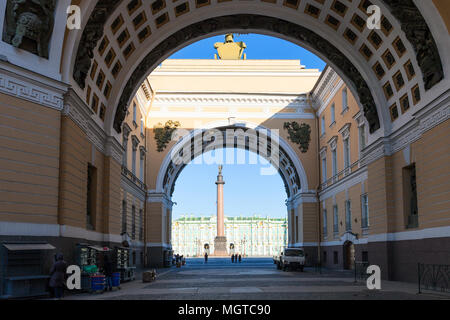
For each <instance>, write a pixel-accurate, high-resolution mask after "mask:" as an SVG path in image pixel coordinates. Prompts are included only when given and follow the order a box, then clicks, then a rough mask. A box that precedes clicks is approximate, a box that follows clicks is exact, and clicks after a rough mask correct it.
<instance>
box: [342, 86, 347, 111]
mask: <svg viewBox="0 0 450 320" xmlns="http://www.w3.org/2000/svg"><path fill="white" fill-rule="evenodd" d="M347 110H348V95H347V88H345V89H344V90H342V113H344V112H345V111H347Z"/></svg>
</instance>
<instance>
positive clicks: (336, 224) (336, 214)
mask: <svg viewBox="0 0 450 320" xmlns="http://www.w3.org/2000/svg"><path fill="white" fill-rule="evenodd" d="M333 232H334V233H339V212H338V206H337V205H336V206H333Z"/></svg>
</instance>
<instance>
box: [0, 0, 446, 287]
mask: <svg viewBox="0 0 450 320" xmlns="http://www.w3.org/2000/svg"><path fill="white" fill-rule="evenodd" d="M28 2H29V1H24V2H23V4H20V5H23V6H24V8H25V9H24V10H25V11H23V12H25V13H26V8H27V5H29V3H28ZM372 4H373V5H377V6H379V7H380V9H381V12H382V17H381V25H380V29H369V28H368V26H367V24H366V21H367V17H368V13H367V9H368V7H369V6H370V5H372ZM12 5H13V3H12V1H10V0H7V1H2V2H1V3H0V28H1V29H2V31H3V34H2V39H1V41H0V142H1V143H0V164H1V166H0V168H1V169H0V185H1V189H0V240H1V241H36V240H43V241H47V242H49V243H52V244H53V245H54V246H56V247H57V248H58V250H59V251H62V252H63V253H64V254H65V256H66V258H67V261H69V262H74V247H75V244H76V243H79V242H89V243H92V244H98V245H108V246H116V245H124V244H125V245H129V246H130V247H132V248H133V251H134V256H135V257H136V258H135V259H134V260H135V262H136V264H137V265H139V264H141V263H142V262H144V263H146V264H147V265H161V264H162V262H163V260H164V257H165V256H166V252H168V251H170V249H171V245H170V241H171V234H170V227H169V226H170V225H171V208H172V205H173V203H172V202H171V194H172V191H173V188H174V186H175V182H176V178H177V176H178V174H179V172H181V170H182V168H183V166H172V165H171V162H170V157H169V158H167V157H166V156H167V155H168V152H169V151H171V150H177V151H180V149H177V148H181V147H184V146H190V145H191V144H190V142H189V139H188V140H182V141H181V142H179V143H175V142H170V143H168V144H167V146H166V148H165V149H164V151H163V152H158V151H157V143H156V141H155V138H154V136H155V125H156V126H158V124H159V123H163V121H165V120H168V119H170V120H174V121H180V122H181V127H182V128H183V129H186V130H187V131H188V132H191V131H192V129H193V128H196V127H197V126H200V127H201V128H203V129H205V130H206V129H220V130H219V131H221V132H223V131H224V130H225V128H235V129H236V128H241V129H247V130H248V129H256V128H258V126H262V127H264V128H265V129H270V130H279V137H280V144H279V147H280V150H281V153H280V154H281V158H280V164H281V165H280V167H281V175H282V178H283V180H284V181H285V184H286V190H287V200H288V201H287V210H288V220H289V230H290V231H289V245H290V246H296V247H303V248H305V251H307V252H308V264H316V263H318V262H320V263H322V264H324V265H326V266H328V267H336V268H344V267H351V263H350V262H351V260H352V259H353V257H355V259H356V260H365V259H367V260H369V261H370V263H371V264H377V265H380V267H381V269H382V276H383V278H388V279H394V280H405V281H415V279H416V270H417V263H435V264H449V256H448V251H449V248H450V244H449V241H450V240H449V239H450V212H449V208H450V206H449V199H450V194H449V193H450V186H449V182H448V174H449V171H450V170H449V160H450V159H449V155H450V152H449V143H448V136H449V120H448V119H449V106H450V105H449V88H450V81H449V75H450V55H448V52H449V51H450V37H449V25H450V17H449V15H448V3H447V1H446V0H433V1H430V2H420V1H405V2H404V3H402V4H398V3H397V2H395V1H390V0H371V1H367V0H358V1H347V0H340V1H315V0H302V1H296V0H293V1H275V2H271V1H226V2H217V1H203V0H195V1H194V2H186V1H181V2H180V1H177V2H170V1H164V0H158V1H154V2H151V1H146V0H142V1H119V0H114V1H108V2H107V3H105V1H92V0H73V1H71V0H61V1H57V2H55V4H54V6H53V5H51V6H49V7H46V8H44V9H45V10H44V9H43V10H42V12H43V13H42V15H35V16H34V18H35V19H36V21H38V22H39V23H36V24H33V25H34V26H37V25H39V26H41V27H42V28H38V29H36V30H34V29H33V30H31V29H30V30H28V31H29V32H28V33H27V35H26V36H25V37H21V35H20V34H18V33H17V30H20V27H21V26H20V23H19V21H18V20H16V19H15V16H14V12H13V10H12ZM70 5H76V6H79V8H80V9H81V10H80V12H81V17H80V18H81V19H80V25H79V27H77V26H75V27H73V26H71V25H70V24H68V18H70V17H72V15H71V14H67V12H68V11H67V9H68V7H69V6H70ZM28 7H29V6H28ZM21 12H22V11H21ZM99 12H101V13H102V14H98V13H99ZM406 13H408V15H406ZM72 18H73V17H72ZM30 28H33V26H30ZM405 30H406V31H405ZM228 32H235V33H248V32H258V33H262V34H266V35H271V36H277V37H280V38H283V39H285V40H288V41H291V42H293V43H295V44H298V45H301V46H303V47H305V48H306V49H308V50H310V51H312V52H314V53H315V54H317V55H318V56H319V57H320V58H322V59H323V60H324V61H326V62H327V63H328V65H329V67H328V68H327V69H326V70H324V72H322V74H319V72H317V71H314V70H313V71H312V70H308V69H306V68H302V67H301V65H300V63H299V62H298V61H287V62H286V61H254V60H253V61H252V60H251V59H246V60H243V59H240V60H227V59H223V60H222V59H213V57H211V60H204V61H168V62H166V63H165V64H164V63H163V62H164V61H165V60H166V59H167V58H168V57H169V56H171V55H172V54H173V53H174V52H176V51H177V50H179V49H181V48H183V47H184V46H186V45H189V44H191V43H193V42H195V41H197V40H201V39H204V38H206V37H207V36H210V35H217V34H225V33H228ZM212 45H213V44H212ZM240 48H241V49H243V48H244V47H243V45H241V46H240ZM241 53H242V52H241V51H239V56H240V57H244V56H243V55H242V56H241ZM220 57H221V54H220V53H219V57H218V58H220ZM223 57H225V55H223ZM161 63H163V64H162V66H161V67H160V68H158V66H159V65H161ZM244 77H247V78H246V80H243V79H244ZM226 79H228V80H226ZM297 81H298V82H297ZM225 83H226V85H225ZM207 87H209V88H210V89H211V91H209V92H205V91H204V89H205V88H207ZM199 88H200V89H201V88H203V91H199V90H200V89H199ZM345 89H347V90H346V91H345ZM224 91H226V93H227V94H226V96H225V97H222V98H219V97H217V96H218V95H220V96H223V93H224ZM218 93H219V94H218ZM214 94H216V96H214ZM345 96H346V97H347V98H346V99H345ZM344 101H347V102H346V103H344ZM333 105H334V108H333ZM345 105H347V107H346V108H344V106H345ZM135 106H136V107H135ZM158 108H159V109H158ZM134 110H136V111H134ZM333 110H334V112H333ZM193 114H195V115H199V116H195V117H194V116H193ZM173 115H179V116H177V117H174V116H173ZM141 120H143V121H141ZM286 122H297V123H299V124H301V123H305V124H308V125H309V127H310V128H311V141H310V144H309V148H308V150H307V151H306V152H305V153H303V152H301V150H300V149H299V146H298V145H297V144H295V143H293V142H292V141H291V140H290V139H289V134H288V132H287V130H286V129H284V124H285V123H286ZM163 124H164V123H163ZM144 128H145V129H144ZM143 129H144V130H143ZM202 132H203V131H202ZM271 132H272V131H271ZM192 134H193V135H194V136H193V138H195V133H193V132H192ZM274 137H275V136H274ZM142 169H143V170H142ZM325 222H326V223H325ZM335 227H336V228H335Z"/></svg>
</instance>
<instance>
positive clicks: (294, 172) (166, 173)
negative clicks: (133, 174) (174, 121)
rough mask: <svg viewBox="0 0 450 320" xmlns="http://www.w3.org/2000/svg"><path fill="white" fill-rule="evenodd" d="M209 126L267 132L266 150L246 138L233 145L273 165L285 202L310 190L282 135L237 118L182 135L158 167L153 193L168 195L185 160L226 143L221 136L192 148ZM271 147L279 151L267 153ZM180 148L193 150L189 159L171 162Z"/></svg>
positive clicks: (294, 154)
mask: <svg viewBox="0 0 450 320" xmlns="http://www.w3.org/2000/svg"><path fill="white" fill-rule="evenodd" d="M212 129H213V130H218V131H220V132H221V133H222V134H223V135H224V136H225V134H226V130H229V129H231V130H240V129H245V130H249V129H250V131H251V133H257V134H258V133H260V132H261V131H262V132H263V134H264V135H266V134H267V137H269V140H270V142H269V143H268V145H267V148H268V149H269V150H261V148H260V147H261V145H260V144H258V147H257V150H254V149H252V148H251V146H250V145H249V143H248V142H247V141H244V144H243V145H242V144H239V143H236V141H235V142H234V143H233V147H237V148H246V149H251V150H252V151H255V153H257V154H259V155H261V156H262V157H263V158H265V159H266V160H268V161H269V162H270V163H271V164H272V165H273V166H274V167H275V169H277V171H278V173H279V174H280V176H281V178H282V179H283V182H284V184H285V188H286V194H287V201H290V200H292V199H293V198H295V197H296V196H298V195H299V194H301V193H308V192H310V191H309V187H308V186H309V184H308V179H307V176H306V172H305V169H304V167H303V165H302V162H301V160H300V159H299V158H298V156H297V155H296V153H295V151H294V150H293V149H292V147H291V146H290V145H289V143H288V142H287V141H286V140H284V139H283V138H282V137H280V136H278V134H276V132H274V131H272V130H271V129H269V128H265V127H264V126H261V125H258V124H255V123H251V122H248V121H239V123H238V124H229V123H228V122H226V121H218V122H214V123H211V124H209V125H206V126H205V127H204V128H203V129H201V130H192V131H190V132H189V134H187V135H185V136H184V137H182V138H181V139H180V140H179V141H178V142H177V143H176V144H175V145H174V146H173V147H172V149H171V150H170V151H169V152H168V153H167V155H166V157H165V158H164V160H163V162H162V164H161V167H160V168H159V172H158V178H157V182H156V190H154V191H155V192H156V193H164V194H165V195H166V196H168V197H169V198H171V196H172V193H173V191H174V188H175V183H176V180H177V178H178V176H179V174H180V173H181V171H182V170H183V169H184V167H185V166H186V165H187V164H188V163H187V162H188V161H190V160H193V159H194V158H195V157H197V156H199V155H201V154H203V153H204V152H206V151H209V150H215V149H220V148H223V147H227V146H229V145H226V139H224V140H223V143H220V144H214V142H213V141H208V142H207V143H206V144H203V145H202V147H201V148H199V149H198V150H195V146H194V143H195V142H197V141H202V142H204V140H203V135H204V134H205V132H207V131H208V130H212ZM243 133H244V132H242V134H243ZM238 134H239V133H238ZM260 136H261V135H259V137H260ZM274 147H275V149H274V150H278V151H279V154H278V155H275V156H274V157H272V155H271V154H270V153H271V151H272V149H273V148H274ZM183 150H190V151H193V152H192V153H191V154H190V155H189V157H188V158H187V160H188V161H184V162H182V163H179V164H176V163H175V162H174V157H175V156H177V155H178V154H179V153H180V152H183ZM277 159H278V163H276V162H277V161H274V160H277Z"/></svg>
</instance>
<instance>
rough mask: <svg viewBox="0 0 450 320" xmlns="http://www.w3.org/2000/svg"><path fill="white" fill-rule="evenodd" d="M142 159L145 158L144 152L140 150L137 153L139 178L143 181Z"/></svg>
mask: <svg viewBox="0 0 450 320" xmlns="http://www.w3.org/2000/svg"><path fill="white" fill-rule="evenodd" d="M144 160H145V152H143V151H142V150H141V152H140V154H139V179H140V180H141V181H142V182H143V181H144Z"/></svg>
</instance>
